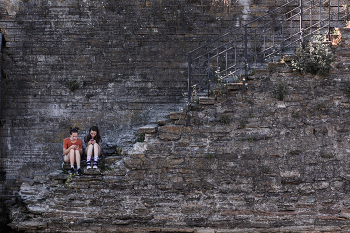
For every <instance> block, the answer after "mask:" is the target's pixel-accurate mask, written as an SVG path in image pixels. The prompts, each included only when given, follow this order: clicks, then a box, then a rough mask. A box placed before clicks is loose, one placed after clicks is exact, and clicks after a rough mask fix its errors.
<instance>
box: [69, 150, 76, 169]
mask: <svg viewBox="0 0 350 233" xmlns="http://www.w3.org/2000/svg"><path fill="white" fill-rule="evenodd" d="M69 161H70V166H71V167H73V168H74V162H75V156H74V150H73V149H72V150H70V151H69Z"/></svg>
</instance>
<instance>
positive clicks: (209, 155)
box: [205, 151, 214, 159]
mask: <svg viewBox="0 0 350 233" xmlns="http://www.w3.org/2000/svg"><path fill="white" fill-rule="evenodd" d="M205 157H206V158H207V159H213V158H214V154H213V153H212V152H209V151H207V153H206V154H205Z"/></svg>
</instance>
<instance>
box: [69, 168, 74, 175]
mask: <svg viewBox="0 0 350 233" xmlns="http://www.w3.org/2000/svg"><path fill="white" fill-rule="evenodd" d="M74 173H75V172H74V168H72V167H71V168H70V171H69V174H71V175H73V174H74Z"/></svg>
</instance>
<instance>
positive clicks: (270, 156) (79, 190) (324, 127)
mask: <svg viewBox="0 0 350 233" xmlns="http://www.w3.org/2000/svg"><path fill="white" fill-rule="evenodd" d="M340 31H341V35H342V45H340V46H338V47H336V48H335V51H336V54H337V59H336V62H335V63H334V67H333V69H332V71H331V73H330V74H329V75H328V76H324V77H321V76H313V75H304V76H298V75H296V74H294V73H292V72H291V70H290V69H289V68H288V67H287V66H285V65H284V64H275V66H274V69H270V71H268V70H257V71H256V74H255V75H253V76H250V77H249V81H248V90H247V91H246V92H242V91H241V90H239V91H237V90H236V88H234V86H233V85H231V86H230V88H229V91H228V92H227V93H226V95H223V96H220V97H216V98H207V99H200V100H199V103H198V104H194V105H193V106H192V109H191V110H192V111H191V125H190V126H189V127H185V126H183V125H181V121H182V120H183V117H184V115H183V114H182V113H181V112H175V113H171V114H170V117H169V119H167V120H166V121H163V122H162V123H161V124H160V125H149V126H146V127H141V128H140V132H142V133H145V135H146V141H145V142H142V143H136V144H134V147H133V150H132V151H130V153H129V154H128V155H126V156H124V157H121V156H114V157H107V158H106V166H105V167H104V169H101V170H85V171H84V173H85V174H84V175H83V176H81V177H76V176H73V177H72V176H71V177H70V176H69V175H67V174H62V173H61V172H60V171H57V172H53V173H51V174H49V175H45V174H36V175H35V177H34V179H32V180H27V181H26V182H23V184H22V186H21V189H20V195H21V198H22V200H23V202H22V204H21V203H17V205H12V204H13V202H12V203H9V205H8V207H9V209H11V215H10V216H11V218H12V220H13V221H12V223H11V224H10V225H11V226H12V227H13V228H14V229H18V230H26V231H27V232H54V231H56V230H57V229H60V231H62V232H68V231H92V232H211V233H214V232H221V233H223V232H348V231H349V230H350V228H349V226H350V225H349V221H350V220H349V219H350V216H349V206H350V204H349V203H350V199H349V195H348V191H349V175H348V174H349V172H350V170H349V164H350V159H349V156H348V153H349V151H350V147H349V140H350V138H349V131H350V124H349V120H348V118H349V114H350V111H349V96H348V94H349V92H346V91H345V90H348V89H346V88H345V87H346V85H347V84H348V77H349V74H350V72H349V65H348V64H349V57H350V52H349V51H350V50H349V47H348V46H346V44H348V41H349V39H350V36H349V35H350V30H349V29H341V30H340ZM270 67H272V66H270ZM279 83H282V84H283V85H285V86H286V87H287V90H288V92H287V93H286V94H285V96H284V100H282V101H281V100H278V99H277V98H276V97H275V95H274V93H275V90H276V87H277V84H279ZM23 205H24V206H23Z"/></svg>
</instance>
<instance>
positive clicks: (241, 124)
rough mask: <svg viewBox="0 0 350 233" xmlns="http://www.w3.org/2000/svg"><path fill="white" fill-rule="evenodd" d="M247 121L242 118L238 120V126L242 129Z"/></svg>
mask: <svg viewBox="0 0 350 233" xmlns="http://www.w3.org/2000/svg"><path fill="white" fill-rule="evenodd" d="M247 123H248V121H247V120H244V119H242V120H240V121H239V126H240V128H241V129H244V128H245V127H246V125H247Z"/></svg>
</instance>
